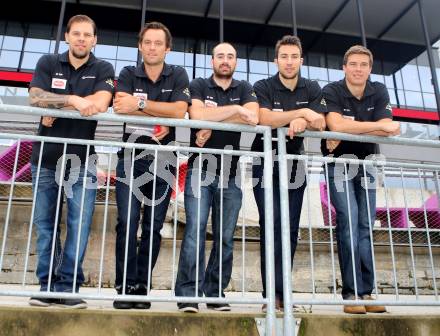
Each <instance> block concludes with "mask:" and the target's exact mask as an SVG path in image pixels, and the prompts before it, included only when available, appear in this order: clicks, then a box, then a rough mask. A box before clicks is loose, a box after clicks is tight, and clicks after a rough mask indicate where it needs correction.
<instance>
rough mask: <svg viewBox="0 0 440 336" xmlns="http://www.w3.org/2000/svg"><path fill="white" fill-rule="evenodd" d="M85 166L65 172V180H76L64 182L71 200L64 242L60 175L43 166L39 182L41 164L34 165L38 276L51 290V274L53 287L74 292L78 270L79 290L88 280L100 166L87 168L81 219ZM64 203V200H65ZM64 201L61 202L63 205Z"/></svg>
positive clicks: (68, 207)
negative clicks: (86, 266) (85, 263)
mask: <svg viewBox="0 0 440 336" xmlns="http://www.w3.org/2000/svg"><path fill="white" fill-rule="evenodd" d="M84 173H85V169H84V166H81V167H80V168H79V169H74V168H71V169H68V170H66V172H65V175H64V180H65V181H69V180H72V183H73V184H71V183H69V182H63V190H64V191H63V192H64V194H65V196H66V200H67V223H66V240H65V242H64V246H62V244H61V241H60V236H59V234H60V225H59V224H60V217H61V209H60V212H59V219H58V223H55V215H56V210H57V198H58V190H59V185H58V182H59V180H58V178H57V177H56V175H55V170H54V169H48V168H43V167H41V169H40V176H39V181H38V188H37V186H36V179H37V167H36V166H34V165H32V188H33V191H34V192H36V193H37V197H36V200H35V213H34V224H35V227H36V230H37V254H38V262H37V271H36V273H37V277H38V279H39V281H40V286H41V290H42V291H45V290H47V286H48V282H49V276H51V288H50V290H51V291H55V292H72V291H73V279H74V274H75V272H76V273H77V279H76V288H75V291H78V289H79V287H80V286H81V284H82V283H83V282H84V274H83V270H82V262H83V260H84V255H85V252H86V247H87V242H88V238H89V233H90V226H91V224H92V217H93V211H94V209H95V197H96V185H95V183H96V170H95V169H94V168H92V167H90V168H89V171H88V172H87V181H86V189H85V194H84V204H83V211H82V219H81V231H80V217H81V199H82V196H83V182H84ZM61 205H62V203H61ZM61 205H60V206H61ZM55 227H56V228H57V233H56V237H55V239H56V240H55V250H54V259H53V266H52V274H51V275H50V274H49V270H50V259H51V253H52V239H53V234H54V228H55ZM78 239H79V251H78V267H77V269H76V270H75V259H76V255H77V243H78Z"/></svg>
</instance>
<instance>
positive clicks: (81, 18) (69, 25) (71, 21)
mask: <svg viewBox="0 0 440 336" xmlns="http://www.w3.org/2000/svg"><path fill="white" fill-rule="evenodd" d="M77 22H88V23H90V24H91V25H92V27H93V35H95V36H96V33H97V29H96V23H95V21H93V20H92V19H91V18H90V17H89V16H87V15H83V14H78V15H75V16H72V17H71V18H70V19H69V21H68V22H67V27H66V32H67V33H69V32H70V29H71V28H72V25H73V24H74V23H77Z"/></svg>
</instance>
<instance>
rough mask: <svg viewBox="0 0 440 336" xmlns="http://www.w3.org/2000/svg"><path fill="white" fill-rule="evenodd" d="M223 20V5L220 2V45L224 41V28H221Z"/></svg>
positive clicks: (221, 1) (221, 0)
mask: <svg viewBox="0 0 440 336" xmlns="http://www.w3.org/2000/svg"><path fill="white" fill-rule="evenodd" d="M223 19H224V4H223V0H220V38H219V40H220V43H222V42H223V41H224V28H223Z"/></svg>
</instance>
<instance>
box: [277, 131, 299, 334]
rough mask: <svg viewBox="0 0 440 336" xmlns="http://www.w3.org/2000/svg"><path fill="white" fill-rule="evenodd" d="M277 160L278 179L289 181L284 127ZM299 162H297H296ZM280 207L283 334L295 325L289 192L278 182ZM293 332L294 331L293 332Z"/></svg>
mask: <svg viewBox="0 0 440 336" xmlns="http://www.w3.org/2000/svg"><path fill="white" fill-rule="evenodd" d="M277 133H278V160H279V161H278V162H279V168H280V172H279V174H280V181H289V180H290V177H289V176H288V171H287V159H286V133H285V129H283V128H278V130H277ZM298 163H299V162H298ZM280 207H281V241H282V243H281V251H282V264H283V291H284V295H283V301H284V335H289V333H291V331H292V330H293V328H294V327H295V326H294V324H293V321H292V268H291V264H290V255H291V247H290V225H289V193H288V190H287V185H286V184H285V183H280ZM293 334H295V333H293Z"/></svg>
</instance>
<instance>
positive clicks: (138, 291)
mask: <svg viewBox="0 0 440 336" xmlns="http://www.w3.org/2000/svg"><path fill="white" fill-rule="evenodd" d="M147 288H148V287H147V285H146V284H141V283H139V284H136V287H135V289H134V293H133V294H134V295H147V294H148V291H147ZM150 307H151V303H150V302H133V308H134V309H150Z"/></svg>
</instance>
